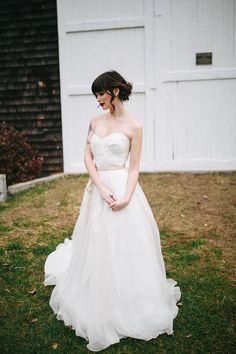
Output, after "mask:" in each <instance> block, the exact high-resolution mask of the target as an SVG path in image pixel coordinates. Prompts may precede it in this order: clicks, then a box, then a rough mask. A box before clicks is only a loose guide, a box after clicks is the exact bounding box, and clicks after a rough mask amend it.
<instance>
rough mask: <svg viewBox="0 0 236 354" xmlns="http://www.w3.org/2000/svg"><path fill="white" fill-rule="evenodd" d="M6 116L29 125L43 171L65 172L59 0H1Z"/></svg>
mask: <svg viewBox="0 0 236 354" xmlns="http://www.w3.org/2000/svg"><path fill="white" fill-rule="evenodd" d="M0 120H1V121H6V122H7V123H10V124H12V125H13V126H14V127H15V128H17V129H18V130H27V132H28V141H29V143H30V144H31V145H32V147H34V148H35V149H37V150H38V152H39V154H40V155H41V156H43V157H44V163H43V172H42V175H48V174H51V173H55V172H61V171H63V154H62V127H61V105H60V82H59V57H58V32H57V7H56V0H47V1H45V0H28V1H26V0H21V1H19V0H18V1H17V0H12V1H1V6H0Z"/></svg>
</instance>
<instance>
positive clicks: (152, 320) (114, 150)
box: [44, 71, 181, 351]
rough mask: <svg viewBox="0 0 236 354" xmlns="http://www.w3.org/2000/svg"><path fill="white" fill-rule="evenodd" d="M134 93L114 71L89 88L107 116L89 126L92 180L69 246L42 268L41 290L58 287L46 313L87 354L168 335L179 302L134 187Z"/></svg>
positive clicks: (137, 142)
mask: <svg viewBox="0 0 236 354" xmlns="http://www.w3.org/2000/svg"><path fill="white" fill-rule="evenodd" d="M131 91H132V85H131V84H130V83H129V82H127V81H126V80H125V79H124V78H123V77H122V76H121V75H120V74H119V73H117V72H116V71H108V72H105V73H103V74H101V75H100V76H98V77H97V78H96V79H95V80H94V82H93V84H92V92H93V94H94V95H95V97H96V99H97V101H98V103H99V105H100V106H101V107H102V108H103V109H104V110H109V112H108V113H105V114H102V115H100V116H98V117H95V118H93V119H91V121H90V125H89V130H88V136H87V138H86V144H85V153H84V163H85V165H86V168H87V170H88V173H89V176H90V178H89V181H88V184H87V186H86V188H85V191H84V195H83V200H82V204H81V208H80V215H79V217H78V219H77V222H76V224H75V227H74V231H73V234H72V239H71V240H69V239H65V241H64V243H61V244H59V245H58V246H57V248H56V250H55V251H54V252H52V253H51V254H50V255H49V256H48V257H47V260H46V262H45V280H44V284H45V285H56V286H55V288H54V289H53V291H52V294H51V298H50V301H49V304H50V306H51V307H52V309H53V311H54V313H55V314H56V315H57V319H59V320H63V321H64V323H65V325H67V326H70V327H71V328H72V329H74V330H75V333H76V335H77V336H80V337H83V338H85V339H86V340H87V341H88V342H89V343H88V345H87V348H88V349H90V350H92V351H100V350H102V349H105V348H107V347H108V346H110V345H111V344H114V343H117V342H119V341H120V339H121V338H125V337H133V338H138V339H144V340H150V339H152V338H156V337H157V336H158V335H160V334H162V333H167V334H172V333H173V320H174V318H175V317H176V316H177V313H178V307H177V305H176V303H177V301H178V300H179V299H180V296H181V292H180V288H179V287H176V286H175V285H176V281H175V280H173V279H166V272H165V265H164V261H163V256H162V252H161V244H160V234H159V229H158V226H157V224H156V221H155V219H154V216H153V213H152V210H151V208H150V206H149V204H148V201H147V199H146V196H145V194H144V192H143V190H142V188H141V186H140V185H139V183H138V176H139V164H140V156H141V145H142V127H141V125H140V123H139V122H138V121H136V119H134V118H133V117H132V116H131V115H130V114H129V113H128V112H127V111H126V110H125V107H124V103H123V102H124V101H126V100H128V99H129V96H130V94H131ZM128 157H129V166H128V167H126V162H127V161H128Z"/></svg>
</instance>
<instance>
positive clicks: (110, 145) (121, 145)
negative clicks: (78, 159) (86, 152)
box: [90, 132, 130, 169]
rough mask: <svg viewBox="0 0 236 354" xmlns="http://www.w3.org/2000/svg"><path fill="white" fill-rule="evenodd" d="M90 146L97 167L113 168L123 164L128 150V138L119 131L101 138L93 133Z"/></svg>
mask: <svg viewBox="0 0 236 354" xmlns="http://www.w3.org/2000/svg"><path fill="white" fill-rule="evenodd" d="M90 146H91V151H92V153H93V156H94V162H95V165H96V167H97V168H98V169H109V168H111V169H115V168H119V167H124V166H125V163H126V161H127V159H128V156H129V151H130V139H129V137H128V136H127V135H125V134H123V133H120V132H117V133H111V134H109V135H106V136H105V137H103V138H101V137H100V136H99V135H97V134H96V133H94V134H93V135H92V137H91V140H90Z"/></svg>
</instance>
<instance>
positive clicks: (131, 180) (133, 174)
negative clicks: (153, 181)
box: [125, 126, 143, 202]
mask: <svg viewBox="0 0 236 354" xmlns="http://www.w3.org/2000/svg"><path fill="white" fill-rule="evenodd" d="M142 133H143V129H142V127H141V126H138V127H136V128H135V132H134V135H133V138H132V141H131V149H130V163H129V170H128V180H127V185H126V192H125V199H126V200H127V202H130V200H131V198H132V196H133V193H134V190H135V187H136V184H137V182H138V176H139V165H140V158H141V150H142V136H143V134H142Z"/></svg>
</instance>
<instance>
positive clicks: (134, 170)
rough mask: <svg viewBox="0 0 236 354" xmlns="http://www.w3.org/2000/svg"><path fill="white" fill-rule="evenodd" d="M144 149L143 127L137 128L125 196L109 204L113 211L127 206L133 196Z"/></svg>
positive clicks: (132, 145) (131, 150) (132, 143)
mask: <svg viewBox="0 0 236 354" xmlns="http://www.w3.org/2000/svg"><path fill="white" fill-rule="evenodd" d="M141 150H142V127H141V126H138V127H136V128H135V132H134V135H133V137H132V140H131V148H130V163H129V170H128V179H127V184H126V190H125V196H124V198H122V199H120V200H115V201H114V202H112V203H111V204H110V205H109V208H111V209H112V210H113V211H118V210H120V209H122V208H124V207H125V206H127V205H128V204H129V202H130V200H131V198H132V196H133V193H134V190H135V187H136V184H137V181H138V176H139V163H140V157H141Z"/></svg>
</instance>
